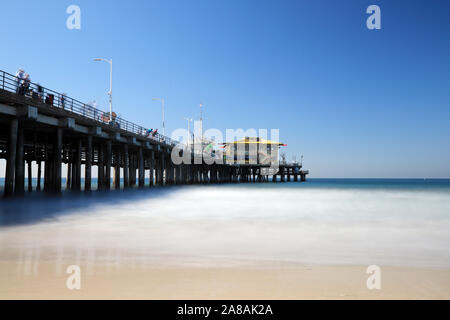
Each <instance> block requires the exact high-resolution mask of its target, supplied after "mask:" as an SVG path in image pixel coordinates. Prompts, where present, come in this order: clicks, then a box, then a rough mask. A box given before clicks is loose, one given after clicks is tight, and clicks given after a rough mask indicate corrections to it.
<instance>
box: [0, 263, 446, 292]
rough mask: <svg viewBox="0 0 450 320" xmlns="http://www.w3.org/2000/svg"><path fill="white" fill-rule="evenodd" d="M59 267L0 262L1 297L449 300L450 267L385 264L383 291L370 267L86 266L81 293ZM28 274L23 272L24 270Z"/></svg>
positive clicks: (46, 264) (382, 282)
mask: <svg viewBox="0 0 450 320" xmlns="http://www.w3.org/2000/svg"><path fill="white" fill-rule="evenodd" d="M65 268H66V267H65V266H63V268H62V269H63V272H59V274H58V273H56V272H55V264H52V263H48V262H47V263H39V264H38V265H35V266H31V269H30V270H29V272H28V274H27V272H18V265H17V263H14V262H1V263H0V283H1V286H0V299H449V298H450V270H448V269H424V268H409V267H381V271H382V273H381V275H382V278H381V279H382V281H381V285H382V287H381V289H380V290H369V289H367V287H366V280H367V278H368V276H369V275H367V274H366V272H365V271H366V267H365V266H297V267H292V266H286V267H282V266H279V267H268V268H151V267H150V268H141V267H132V266H129V267H127V266H121V267H120V269H114V268H113V269H109V270H108V268H107V267H106V266H102V265H96V266H95V267H94V269H92V267H90V271H89V272H84V270H86V268H87V266H80V268H81V288H80V290H69V289H68V288H67V287H66V281H67V278H68V277H69V276H70V275H69V274H66V273H65ZM22 271H23V270H22Z"/></svg>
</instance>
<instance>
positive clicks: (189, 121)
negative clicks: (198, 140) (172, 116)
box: [183, 118, 194, 146]
mask: <svg viewBox="0 0 450 320" xmlns="http://www.w3.org/2000/svg"><path fill="white" fill-rule="evenodd" d="M183 119H184V120H186V121H187V127H188V135H189V138H188V141H187V144H188V146H189V144H190V140H191V137H190V136H191V126H190V124H191V122H192V121H193V120H194V119H191V118H183Z"/></svg>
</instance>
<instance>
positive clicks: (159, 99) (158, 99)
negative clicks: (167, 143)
mask: <svg viewBox="0 0 450 320" xmlns="http://www.w3.org/2000/svg"><path fill="white" fill-rule="evenodd" d="M152 100H153V101H161V106H162V126H163V136H165V135H166V121H165V119H164V98H153V99H152Z"/></svg>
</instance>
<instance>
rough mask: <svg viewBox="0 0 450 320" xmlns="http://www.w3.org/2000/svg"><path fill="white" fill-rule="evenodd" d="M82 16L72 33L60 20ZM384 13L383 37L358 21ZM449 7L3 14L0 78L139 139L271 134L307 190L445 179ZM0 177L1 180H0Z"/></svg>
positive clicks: (256, 5) (135, 5)
mask: <svg viewBox="0 0 450 320" xmlns="http://www.w3.org/2000/svg"><path fill="white" fill-rule="evenodd" d="M71 4H75V5H78V6H79V7H80V8H81V30H69V29H67V28H66V19H67V17H68V16H69V15H68V14H67V13H66V9H67V7H68V6H69V5H71ZM371 4H376V5H379V6H380V8H381V27H382V29H381V30H369V29H368V28H367V27H366V19H367V17H368V16H369V15H368V14H366V8H367V7H368V6H369V5H371ZM449 16H450V1H448V0H433V1H400V0H396V1H392V0H390V1H378V0H371V1H365V0H354V1H350V0H340V1H334V0H333V1H332V0H329V1H321V0H319V1H318V0H314V1H313V0H310V1H301V0H293V1H283V0H282V1H280V0H277V1H275V0H273V1H261V0H226V1H225V0H191V1H182V0H178V1H173V0H170V1H169V0H158V1H87V0H84V1H77V0H70V1H62V0H58V1H56V0H54V1H34V0H33V1H24V0H22V1H2V3H1V4H0V39H1V41H0V43H1V44H0V69H2V70H5V71H8V72H10V73H15V72H16V71H17V69H18V68H19V67H23V68H24V69H25V70H26V72H28V73H30V75H31V79H32V81H34V82H40V83H41V84H42V85H44V86H46V87H49V88H52V89H54V90H56V91H61V92H63V91H65V92H67V93H68V95H69V96H72V97H75V98H78V99H79V100H82V101H86V102H88V101H92V100H96V101H97V103H98V105H99V107H101V108H103V109H105V110H106V109H107V106H108V100H107V96H106V92H107V91H108V89H109V70H108V66H107V64H106V63H98V62H92V58H94V57H106V58H112V59H113V60H114V109H115V111H116V112H117V113H118V114H119V115H120V116H122V117H124V118H126V119H128V120H130V121H133V122H135V123H138V124H141V125H143V126H145V127H152V128H155V127H157V128H161V108H160V105H159V104H158V103H156V102H152V101H151V98H153V97H164V98H165V99H166V101H167V103H166V128H167V132H169V133H170V132H171V131H172V130H174V129H176V128H180V127H182V128H185V127H186V121H185V120H183V117H193V118H198V117H199V108H198V105H199V103H200V102H202V103H203V104H204V106H205V107H204V113H205V117H206V120H205V127H206V128H211V127H213V128H218V129H220V130H223V131H224V132H225V129H226V128H231V129H235V128H243V129H247V128H257V129H258V128H267V129H271V128H276V129H279V130H280V140H281V141H282V142H284V143H286V144H288V147H287V148H286V149H285V151H286V152H287V154H288V157H289V159H290V158H291V157H292V156H293V155H297V156H298V157H299V156H300V155H302V154H303V155H304V165H305V168H307V169H310V170H311V177H400V178H406V177H420V178H422V177H441V178H443V177H447V178H448V177H450V19H449ZM2 172H3V169H2Z"/></svg>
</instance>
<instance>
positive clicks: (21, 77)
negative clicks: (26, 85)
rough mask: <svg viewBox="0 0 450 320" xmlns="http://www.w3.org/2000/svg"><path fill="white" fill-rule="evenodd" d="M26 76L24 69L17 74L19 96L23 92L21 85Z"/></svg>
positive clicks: (20, 69)
mask: <svg viewBox="0 0 450 320" xmlns="http://www.w3.org/2000/svg"><path fill="white" fill-rule="evenodd" d="M24 76H25V71H24V70H23V69H22V68H19V71H17V73H16V93H17V94H19V93H20V90H21V87H22V86H21V84H22V81H23V79H24Z"/></svg>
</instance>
